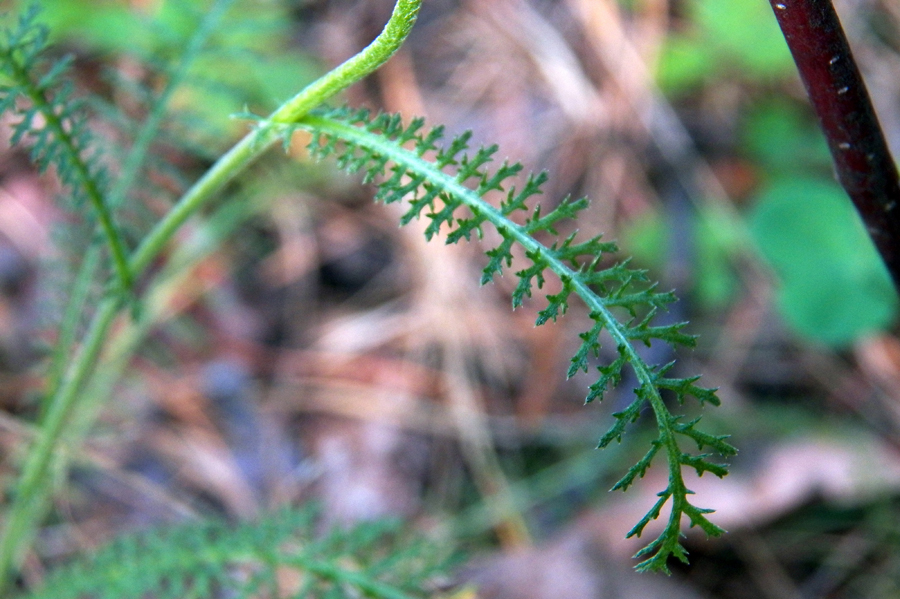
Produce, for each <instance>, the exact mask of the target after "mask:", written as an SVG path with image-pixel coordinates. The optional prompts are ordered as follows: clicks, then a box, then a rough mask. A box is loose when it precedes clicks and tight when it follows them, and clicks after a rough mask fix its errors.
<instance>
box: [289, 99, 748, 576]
mask: <svg viewBox="0 0 900 599" xmlns="http://www.w3.org/2000/svg"><path fill="white" fill-rule="evenodd" d="M296 128H301V129H305V130H307V131H309V132H310V133H311V134H312V142H311V144H310V146H309V150H310V153H311V155H313V156H314V157H316V158H320V159H322V158H326V157H329V156H333V157H334V158H335V159H336V161H337V164H338V165H339V166H340V167H341V168H343V169H344V170H347V171H348V172H351V173H358V172H362V173H363V174H364V178H365V180H366V181H371V182H374V183H375V185H376V186H377V192H376V199H378V200H380V201H382V202H385V203H393V202H398V201H401V200H403V201H405V202H406V205H407V206H408V208H407V211H406V213H404V215H403V216H402V217H401V223H403V224H406V223H409V222H411V221H412V220H413V219H417V218H423V217H424V218H426V219H428V220H429V221H430V222H429V224H428V226H427V227H426V229H425V235H426V237H428V239H432V238H434V237H436V236H438V235H443V236H444V238H445V240H446V242H447V243H456V242H458V241H459V240H461V239H463V238H465V239H467V240H468V239H470V238H471V236H472V234H473V233H475V234H476V235H477V236H478V237H479V238H480V237H481V236H482V233H483V231H484V227H485V226H487V225H491V226H493V227H494V228H495V229H496V230H497V232H498V233H499V236H500V238H501V241H500V243H499V245H497V246H496V247H493V248H491V249H489V250H487V252H486V253H487V257H488V263H487V265H486V266H485V267H484V270H483V271H482V278H481V282H482V284H485V283H488V282H490V281H491V280H493V278H494V276H496V275H498V274H502V272H503V269H504V268H510V267H511V266H512V264H513V263H514V262H516V261H519V260H521V258H516V257H514V254H513V250H514V248H515V247H516V246H518V247H519V248H521V249H522V250H524V251H523V254H524V258H525V260H527V261H528V262H530V264H528V265H527V266H524V267H522V268H520V269H519V270H518V271H517V272H516V273H515V274H516V277H517V278H518V283H517V285H516V288H515V290H514V291H513V294H512V304H513V307H514V308H516V307H519V306H521V305H522V304H523V303H524V302H525V300H526V298H530V297H531V296H532V292H533V290H534V288H535V287H537V288H538V289H541V288H542V287H543V286H544V284H545V282H546V278H547V275H548V273H553V274H554V275H555V276H556V278H557V279H559V281H560V283H561V288H560V289H559V291H557V292H556V293H548V294H547V295H546V301H547V305H546V306H545V307H544V308H542V309H541V310H539V311H538V317H537V322H536V324H538V325H540V324H544V323H546V322H547V321H550V320H556V319H557V318H558V317H559V316H561V315H563V314H565V312H566V311H567V310H568V307H569V299H570V297H571V296H572V295H573V294H574V295H577V296H579V297H580V298H581V299H582V301H583V302H584V303H585V305H586V306H587V308H588V311H589V314H590V318H591V319H592V320H593V321H594V324H593V326H592V327H591V329H590V330H588V331H587V332H585V333H582V334H581V336H580V337H581V340H582V343H581V345H580V347H579V349H578V351H577V352H576V354H575V356H574V357H573V358H572V360H571V363H570V366H569V370H568V376H570V377H571V376H574V375H575V374H577V373H579V372H587V371H589V370H591V368H596V371H597V372H598V374H599V378H598V379H597V381H596V382H595V383H593V384H592V385H590V387H589V390H588V395H587V398H586V401H587V402H590V401H593V400H595V399H602V398H603V396H604V394H605V393H606V391H607V390H608V389H609V388H610V387H613V386H615V385H617V384H618V383H620V382H621V380H622V378H623V375H622V373H623V370H624V369H625V367H626V365H627V366H628V367H630V368H631V369H632V370H633V372H634V374H635V375H636V378H637V380H638V387H637V389H635V399H634V400H633V401H632V402H631V404H630V405H629V406H628V407H627V408H625V409H624V410H622V411H621V412H618V413H616V414H614V418H615V423H614V424H613V425H612V426H611V427H610V429H609V430H608V431H607V432H606V433H605V434H604V435H603V436H602V437H601V439H600V442H599V447H601V448H602V447H606V446H608V445H609V444H611V443H612V442H613V441H616V442H619V441H621V439H622V436H623V434H624V433H625V430H626V428H627V427H628V425H629V424H631V423H634V422H635V421H636V420H638V418H640V416H641V413H642V412H643V411H644V409H645V408H647V407H649V408H650V409H651V410H652V412H653V414H654V417H655V420H656V423H657V428H658V435H657V437H656V439H654V440H653V441H652V442H651V448H650V450H649V451H648V452H647V453H646V454H645V455H644V457H643V458H641V460H640V461H639V462H638V463H637V464H635V465H634V466H633V467H632V468H631V469H629V471H628V473H627V474H626V475H625V476H624V477H623V478H622V479H621V480H620V481H619V482H618V483H616V485H615V486H614V487H613V489H614V490H619V489H621V490H625V489H627V488H628V487H629V486H631V485H632V484H633V482H634V481H635V480H636V479H637V478H641V477H643V476H644V474H645V473H646V472H647V470H648V469H649V468H650V467H651V465H652V462H653V460H654V458H655V457H656V456H657V455H659V454H662V455H664V456H665V460H666V462H667V467H668V473H669V476H668V480H669V484H668V487H667V488H666V489H665V490H663V491H662V492H660V493H659V500H658V501H657V502H656V504H655V505H654V506H653V507H652V508H651V509H650V510H649V511H648V512H647V514H646V515H645V516H644V517H643V518H642V519H641V520H640V521H639V522H638V523H637V525H635V527H634V528H633V529H632V530H631V532H629V534H628V536H640V535H641V534H642V533H643V531H644V529H645V527H646V526H647V524H649V523H650V522H651V521H652V520H655V519H657V518H659V517H660V515H661V513H662V509H663V507H664V506H666V505H667V504H669V517H668V520H667V523H666V526H665V528H664V530H663V532H662V533H661V534H660V536H659V537H658V538H657V539H655V540H654V541H652V542H650V543H649V544H648V545H647V546H646V547H644V548H643V549H642V550H641V551H640V552H638V554H637V555H636V556H635V557H641V558H645V559H644V561H642V562H641V563H639V564H638V566H637V569H639V570H658V571H663V572H668V567H667V565H666V562H667V560H668V559H669V558H670V557H675V558H676V559H679V560H682V561H686V560H687V552H686V551H685V549H684V548H683V547H682V546H681V544H680V536H681V523H682V519H683V517H687V520H688V523H689V524H690V526H699V527H700V528H702V529H703V530H704V531H705V532H706V533H707V534H708V535H713V536H718V535H721V534H722V533H724V531H723V530H722V529H721V528H719V527H717V526H715V525H714V524H712V523H711V522H710V521H709V520H707V519H706V517H705V516H704V514H707V513H710V512H711V511H712V510H709V509H706V508H699V507H696V506H694V505H692V504H691V503H690V502H689V501H688V495H690V494H691V491H690V490H689V489H688V488H687V486H686V485H685V482H684V478H683V475H682V469H683V468H685V467H686V468H689V469H692V470H694V471H695V472H696V473H697V474H698V475H702V474H704V473H706V472H710V473H712V474H713V475H715V476H719V477H721V476H724V475H725V474H726V473H727V467H726V466H725V465H723V464H719V463H715V462H712V461H710V460H709V457H710V456H709V455H708V454H703V453H701V454H691V453H686V452H684V451H682V449H681V448H680V446H679V439H685V440H691V441H693V442H694V443H696V444H697V445H698V447H699V449H700V450H703V448H709V449H711V450H713V451H715V452H716V453H717V454H718V455H719V456H721V457H725V458H727V457H729V456H732V455H734V454H735V453H736V450H735V448H734V447H732V446H731V445H729V444H728V443H727V442H726V441H725V439H726V437H724V436H722V437H717V436H713V435H710V434H707V433H703V432H700V431H698V430H696V429H695V428H694V427H695V425H696V424H697V422H698V420H693V421H691V422H689V423H679V419H680V417H679V416H676V415H673V414H672V413H671V412H670V411H669V408H668V407H667V405H666V403H665V402H664V400H663V397H662V395H661V393H662V392H663V391H666V392H670V393H672V394H674V395H675V397H676V399H677V402H678V403H679V404H683V403H684V401H685V399H686V397H687V396H693V397H695V398H696V399H697V400H698V401H699V403H700V404H705V403H710V404H713V405H718V403H719V400H718V398H717V397H716V394H715V390H714V389H707V388H703V387H699V386H697V385H695V383H696V381H697V380H698V378H699V377H689V378H668V377H665V376H664V375H665V374H666V373H667V372H668V371H669V370H671V367H672V365H671V364H668V365H665V366H662V367H659V366H653V365H650V364H647V363H646V362H645V361H644V359H643V358H642V357H641V356H640V355H639V354H638V352H637V350H636V348H635V345H634V344H635V343H643V344H646V345H650V344H651V343H652V342H654V341H661V342H665V343H669V344H671V345H672V346H686V347H693V346H694V344H695V342H696V341H695V337H694V336H693V335H689V334H686V333H684V332H682V329H683V328H684V326H685V323H676V324H667V325H658V324H655V317H656V315H657V313H658V312H659V310H660V309H663V310H664V309H665V308H666V306H667V305H668V304H670V303H671V302H673V301H674V299H675V298H674V295H673V294H672V293H669V292H659V291H657V290H656V285H655V284H652V283H650V282H649V281H648V280H647V276H646V272H645V271H643V270H638V269H633V268H630V267H629V266H628V262H627V261H622V262H618V263H611V261H610V258H611V257H612V256H613V254H615V253H616V252H617V251H618V248H617V247H616V244H614V243H611V242H606V241H602V240H601V237H600V236H595V237H591V238H589V239H587V240H585V241H579V240H578V235H577V232H576V233H572V234H570V235H568V236H566V237H565V238H563V239H560V238H559V223H560V222H561V221H563V220H572V219H576V218H577V216H578V214H579V212H580V211H581V210H583V209H584V208H585V207H586V206H587V205H588V202H587V200H586V199H584V198H579V199H577V200H571V199H570V198H566V199H564V200H563V201H562V202H560V203H559V204H558V205H556V206H555V207H553V208H552V209H551V210H549V211H546V212H545V211H544V210H543V209H542V207H541V205H540V204H537V205H536V206H534V207H533V208H530V207H529V201H530V200H532V199H533V198H534V197H535V196H538V195H540V194H541V193H542V192H541V186H542V184H543V183H544V182H545V181H546V180H547V175H546V174H545V173H539V174H537V175H529V176H528V177H527V179H526V180H525V183H524V184H522V185H521V187H520V188H519V189H517V188H516V187H515V186H514V185H513V184H512V181H511V179H512V178H513V177H516V176H518V175H519V173H520V172H521V171H522V167H521V165H519V164H509V163H506V162H504V163H502V164H501V165H500V166H499V168H496V169H494V170H491V169H490V164H491V162H492V160H493V157H494V156H495V155H496V153H497V147H496V146H490V147H487V148H480V149H477V150H475V151H474V152H473V151H471V150H470V148H469V141H470V139H471V134H470V133H465V134H463V135H460V136H457V137H454V138H453V139H451V140H450V141H449V143H446V144H444V145H441V141H442V140H443V138H444V129H443V128H442V127H436V128H434V129H431V130H430V131H426V130H425V129H424V124H423V121H422V120H421V119H415V120H413V121H412V122H411V123H410V125H409V126H407V127H404V126H403V124H402V120H401V119H400V117H399V116H398V115H388V114H377V115H374V116H373V115H371V114H370V113H369V112H367V111H365V110H352V109H348V108H338V109H334V110H328V111H324V112H318V113H314V114H310V115H308V116H306V117H304V118H303V119H301V120H299V121H298V122H296V123H291V124H290V125H285V126H284V131H285V135H289V134H290V132H293V130H294V129H296ZM490 194H500V195H501V199H500V200H499V202H498V203H497V204H495V203H492V201H491V200H489V199H488V197H487V196H489V195H490ZM517 212H529V214H528V216H527V217H526V218H525V219H524V223H523V224H519V223H518V222H516V221H515V220H513V219H512V218H511V217H512V216H513V215H514V214H515V213H517ZM547 235H549V236H551V237H552V238H554V239H555V241H552V242H551V243H550V244H549V245H547V244H545V243H542V242H541V241H539V240H538V239H537V237H541V238H544V237H545V236H547ZM619 312H624V314H625V315H626V318H625V319H620V318H619V317H618V316H617V314H618V313H619ZM604 331H605V332H606V334H608V335H609V337H610V338H611V340H612V343H613V344H614V346H615V348H616V350H617V354H618V357H617V358H616V359H615V360H613V361H612V362H610V363H608V364H600V365H596V366H595V361H596V360H597V359H598V358H599V357H600V355H601V352H600V349H601V333H602V332H604ZM604 342H605V341H604Z"/></svg>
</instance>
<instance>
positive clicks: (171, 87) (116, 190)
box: [45, 0, 235, 397]
mask: <svg viewBox="0 0 900 599" xmlns="http://www.w3.org/2000/svg"><path fill="white" fill-rule="evenodd" d="M234 2H235V0H218V1H217V2H216V4H214V5H213V7H212V8H211V9H210V11H209V12H208V13H207V14H206V15H205V16H204V17H203V20H202V21H201V23H200V26H199V27H198V28H197V31H196V32H195V33H194V34H193V35H192V36H191V39H190V40H189V41H188V43H187V46H186V47H185V49H184V52H182V53H181V58H180V61H179V63H178V67H177V68H176V69H175V70H174V71H173V72H172V76H171V77H170V78H169V80H168V82H167V83H166V87H165V89H163V91H162V93H161V94H160V95H159V97H158V98H157V99H156V101H155V102H154V104H153V108H151V110H150V113H149V114H148V115H147V118H146V119H145V120H144V124H143V125H142V126H141V129H140V131H139V132H138V134H137V137H136V138H135V141H134V144H133V145H132V147H131V151H130V152H129V153H128V156H127V157H126V158H125V162H124V164H123V166H122V172H121V173H120V174H119V176H118V177H117V180H116V183H115V185H114V186H113V188H112V190H111V191H110V192H109V201H108V205H109V206H110V207H112V208H116V207H118V206H119V205H120V204H121V203H122V201H123V200H124V199H125V197H126V195H127V194H128V192H129V190H130V189H131V187H132V185H134V181H135V179H136V178H137V174H138V172H139V171H140V168H141V165H143V164H144V160H145V159H146V157H147V152H148V151H149V149H150V144H151V143H152V142H153V140H154V138H155V137H156V134H157V133H158V131H159V128H160V126H161V124H162V120H163V118H164V117H165V114H166V109H167V108H168V105H169V99H170V98H171V97H172V94H173V93H175V90H176V89H178V87H179V86H180V85H181V84H182V83H183V82H184V79H185V77H186V76H187V72H188V69H190V67H191V65H192V64H193V62H194V60H195V59H196V58H197V56H198V55H199V54H200V51H201V50H202V49H203V46H204V45H205V44H206V41H207V40H208V39H209V36H210V35H211V34H212V32H213V31H215V30H216V27H217V26H218V24H219V21H220V20H221V18H222V16H223V15H224V14H225V12H226V11H227V10H228V8H230V7H231V5H232V4H234ZM99 259H100V248H99V245H98V244H97V243H95V242H94V241H92V242H91V245H90V246H89V247H88V249H87V253H86V254H85V257H84V259H83V260H82V261H81V265H80V266H79V269H78V274H77V275H76V276H75V280H74V283H73V285H72V290H71V292H70V294H69V301H68V303H67V305H66V309H65V312H64V313H63V319H62V323H61V325H60V332H59V337H58V339H57V341H56V343H55V344H54V347H53V361H52V362H51V367H50V373H49V376H48V377H47V386H46V390H45V393H46V395H47V397H51V396H53V394H54V393H55V392H56V389H57V387H59V384H60V383H61V382H62V376H63V373H64V371H65V367H66V357H67V356H69V354H70V353H71V350H72V347H74V345H75V331H76V329H77V327H78V322H79V321H80V318H81V315H82V314H83V313H84V312H83V310H84V302H85V300H86V299H87V295H88V293H89V292H90V285H91V283H92V282H93V280H94V275H95V273H96V270H97V267H98V266H99Z"/></svg>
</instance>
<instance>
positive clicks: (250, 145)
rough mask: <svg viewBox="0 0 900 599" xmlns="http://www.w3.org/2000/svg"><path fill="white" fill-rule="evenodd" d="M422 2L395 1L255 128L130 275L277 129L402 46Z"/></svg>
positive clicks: (190, 195) (169, 221)
mask: <svg viewBox="0 0 900 599" xmlns="http://www.w3.org/2000/svg"><path fill="white" fill-rule="evenodd" d="M421 4H422V0H398V2H397V4H396V5H395V6H394V11H393V13H392V14H391V18H390V20H389V21H388V23H387V25H385V27H384V30H383V31H382V32H381V34H380V35H379V36H378V37H377V38H375V40H374V41H373V42H372V43H371V44H369V45H368V46H366V47H365V48H364V49H363V50H362V51H361V52H360V53H359V54H357V55H356V56H354V57H353V58H351V59H349V60H347V61H346V62H345V63H343V64H342V65H340V66H339V67H337V68H336V69H334V70H333V71H331V72H329V73H328V74H327V75H325V76H323V77H321V78H319V79H318V80H316V81H314V82H313V83H311V84H310V85H308V86H307V87H306V88H304V89H303V91H301V92H300V93H299V94H297V95H296V96H294V97H293V98H291V99H290V100H288V101H287V102H285V103H284V104H283V105H282V106H281V107H280V108H278V109H277V110H276V111H275V112H273V113H272V114H271V116H270V117H269V118H268V119H266V120H264V121H261V124H260V126H259V127H258V128H257V129H256V130H255V131H253V132H251V133H249V134H247V135H246V136H245V137H244V138H243V139H242V140H241V141H239V142H238V143H237V145H235V146H234V147H233V148H232V149H231V150H229V151H228V153H227V154H225V155H224V156H222V157H221V158H220V159H219V160H218V161H217V162H216V164H214V165H213V166H212V168H211V169H210V170H209V171H208V172H207V173H206V174H205V175H204V176H203V177H202V178H201V179H200V180H199V181H197V183H196V184H195V185H194V186H193V187H191V189H189V190H188V191H187V193H186V194H184V196H183V197H182V198H181V199H180V200H179V201H178V203H177V204H176V205H175V206H174V207H173V208H172V210H170V211H169V213H168V214H166V216H165V217H163V219H162V220H161V221H160V222H159V224H158V225H157V226H156V227H155V228H154V229H153V230H152V231H151V232H150V234H149V235H147V237H145V238H144V241H143V242H142V243H141V244H140V246H138V248H137V250H136V251H135V252H134V254H133V255H132V257H131V263H130V266H131V271H132V272H133V273H135V276H140V274H141V273H142V272H143V271H144V270H145V269H146V268H147V267H148V266H149V264H150V262H152V261H153V259H154V258H155V257H156V256H157V255H159V253H160V252H161V251H162V250H163V248H164V247H165V245H166V243H168V241H169V240H170V239H171V238H172V236H173V235H174V234H175V232H176V231H177V230H178V229H179V228H180V227H181V225H182V224H184V222H185V221H186V220H187V219H188V218H190V216H191V215H193V214H195V213H196V212H197V211H198V210H199V209H200V208H201V207H203V206H204V205H205V204H206V203H207V202H208V201H209V200H210V199H212V197H213V196H214V194H215V193H216V192H217V191H219V190H220V189H222V188H223V187H224V186H225V185H226V184H227V183H228V182H229V181H230V180H231V179H232V178H234V177H235V176H236V175H237V174H238V173H240V172H241V171H243V170H244V169H245V168H246V167H247V166H248V165H249V164H250V163H251V162H253V161H254V160H255V159H256V158H257V157H259V156H260V155H261V154H262V153H263V152H265V151H266V150H268V149H269V148H270V147H272V145H274V144H275V143H277V142H278V141H279V140H280V139H281V136H280V132H281V127H282V125H283V124H287V123H293V122H296V121H298V120H299V119H301V118H302V117H303V116H305V115H306V114H307V113H308V112H309V111H310V110H312V109H313V108H315V107H317V106H319V105H320V104H322V103H323V102H325V101H326V100H328V99H329V98H331V97H332V96H334V95H335V94H337V93H338V92H340V91H342V90H344V89H346V88H347V87H349V86H350V85H352V84H353V83H355V82H357V81H359V80H360V79H362V78H363V77H365V76H366V75H369V74H370V73H372V72H373V71H375V69H377V68H378V67H380V66H381V65H382V64H384V63H385V62H386V61H387V59H389V58H390V57H391V56H393V54H394V53H395V52H396V51H397V50H398V49H399V48H400V46H401V45H402V44H403V40H405V39H406V36H407V35H409V31H410V29H412V26H413V24H414V23H415V21H416V16H417V15H418V12H419V7H420V6H421Z"/></svg>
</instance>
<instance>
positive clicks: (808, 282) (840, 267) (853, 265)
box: [750, 178, 897, 347]
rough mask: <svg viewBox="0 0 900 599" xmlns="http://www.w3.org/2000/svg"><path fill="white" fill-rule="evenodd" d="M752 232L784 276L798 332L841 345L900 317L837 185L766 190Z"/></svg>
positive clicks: (787, 315)
mask: <svg viewBox="0 0 900 599" xmlns="http://www.w3.org/2000/svg"><path fill="white" fill-rule="evenodd" d="M750 230H751V234H752V235H753V237H754V239H755V241H756V243H757V245H758V247H759V250H760V251H761V252H762V254H763V256H764V257H765V259H766V260H767V261H768V263H769V264H770V265H771V266H772V268H773V270H774V271H775V274H776V275H777V277H778V279H779V283H780V286H779V289H778V298H777V301H778V307H779V309H780V311H781V313H782V315H783V317H784V319H785V321H786V322H787V323H788V324H789V325H790V326H791V327H792V328H793V329H795V330H796V331H797V332H798V333H800V334H802V335H804V336H806V337H808V338H809V339H812V340H815V341H818V342H822V343H825V344H828V345H830V346H834V347H840V346H844V345H846V344H848V343H851V342H853V341H854V340H855V339H858V338H859V337H861V336H863V335H865V334H867V333H871V332H873V331H876V330H878V329H882V328H884V327H886V326H888V325H889V324H890V323H891V322H892V320H893V319H894V317H895V314H896V310H897V295H896V292H895V291H894V287H893V285H892V283H891V279H890V277H889V275H888V274H887V270H886V269H885V267H884V264H883V263H882V262H881V259H880V257H879V256H878V254H877V252H876V251H875V248H874V246H873V245H872V242H871V240H870V239H869V238H868V236H867V235H866V233H865V231H864V229H863V226H862V223H861V222H860V219H859V216H858V215H857V214H856V212H855V210H854V208H853V206H852V204H851V203H850V201H849V200H848V199H847V197H846V195H844V192H843V190H841V188H840V187H838V186H837V185H836V184H834V183H831V182H827V181H822V180H818V179H803V178H794V179H783V180H778V181H776V182H775V183H773V184H772V185H770V186H769V187H768V188H766V189H764V190H763V191H762V193H761V194H760V195H759V197H758V199H757V201H756V206H755V208H754V210H753V211H752V213H751V214H750Z"/></svg>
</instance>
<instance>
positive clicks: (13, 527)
mask: <svg viewBox="0 0 900 599" xmlns="http://www.w3.org/2000/svg"><path fill="white" fill-rule="evenodd" d="M122 299H123V298H122V296H121V295H119V294H112V295H110V296H108V297H107V298H106V299H104V300H103V301H102V302H101V304H100V307H99V308H98V309H97V312H96V313H95V315H94V319H93V321H92V322H91V325H90V327H89V329H88V332H87V334H86V336H85V340H84V343H83V344H82V347H81V350H80V351H79V353H78V356H77V357H76V359H75V360H74V362H73V364H72V366H71V368H70V369H69V370H70V373H71V375H70V376H69V378H67V379H66V380H65V381H64V382H63V384H62V385H61V386H60V387H59V389H58V390H57V392H56V394H55V396H54V398H53V400H52V401H50V402H48V404H47V406H48V409H47V412H46V414H45V416H44V421H43V422H42V424H41V428H40V430H39V431H38V433H37V438H36V439H35V441H34V445H32V446H31V447H30V448H29V450H28V455H27V456H26V459H25V464H24V465H23V467H22V474H21V475H20V477H19V480H18V483H17V485H16V494H15V497H14V498H13V502H12V506H11V507H10V509H9V511H8V512H7V514H6V521H5V522H4V528H3V534H2V536H0V591H2V590H4V589H5V588H6V586H7V583H8V579H7V577H8V576H9V575H10V573H11V570H12V568H13V567H14V566H18V564H19V563H20V562H21V559H22V558H23V556H24V553H25V550H26V548H27V544H28V543H29V542H30V540H31V538H32V536H33V534H34V528H35V522H36V521H37V520H39V519H40V518H41V516H42V514H43V512H44V510H45V508H46V503H47V496H48V490H49V489H50V488H51V484H52V481H51V480H50V478H51V476H50V470H51V466H52V464H53V462H54V458H55V457H57V455H56V453H55V449H56V448H57V445H58V441H59V439H60V435H61V432H62V429H63V426H64V425H65V424H66V421H67V420H68V416H69V412H70V410H71V409H72V406H73V405H74V404H75V403H76V400H77V398H78V391H79V390H80V389H81V385H82V384H83V383H84V381H85V379H86V378H87V377H88V375H89V374H90V373H91V371H92V370H93V367H94V364H95V363H96V361H97V356H98V355H99V354H100V350H101V348H102V347H103V343H104V341H105V340H106V337H107V333H108V332H109V327H110V325H112V323H113V321H114V320H115V317H116V315H117V314H118V313H119V310H120V309H121V307H122V305H123V302H122Z"/></svg>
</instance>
